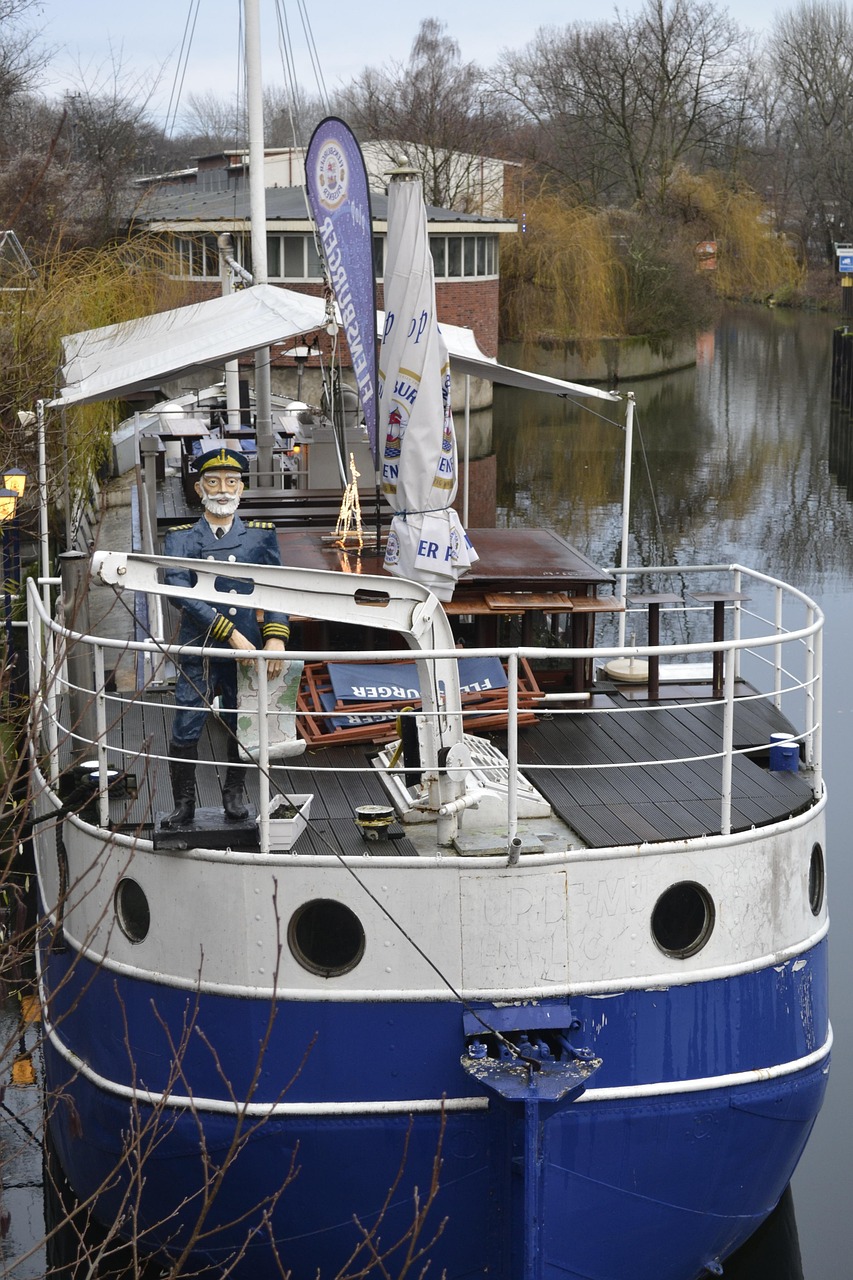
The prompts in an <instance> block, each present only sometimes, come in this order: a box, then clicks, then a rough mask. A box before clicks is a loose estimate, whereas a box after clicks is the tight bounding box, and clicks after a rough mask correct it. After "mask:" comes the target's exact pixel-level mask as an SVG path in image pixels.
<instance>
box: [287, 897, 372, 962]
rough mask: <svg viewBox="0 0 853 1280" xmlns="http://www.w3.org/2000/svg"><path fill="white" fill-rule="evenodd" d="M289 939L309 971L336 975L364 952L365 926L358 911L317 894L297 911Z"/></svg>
mask: <svg viewBox="0 0 853 1280" xmlns="http://www.w3.org/2000/svg"><path fill="white" fill-rule="evenodd" d="M287 943H288V946H289V947H290V950H291V951H292V952H293V955H294V956H295V957H296V959H297V960H298V962H299V963H300V964H301V965H302V968H303V969H307V970H308V972H309V973H319V974H320V975H321V976H322V977H324V978H336V977H338V976H339V975H340V974H342V973H349V971H350V969H354V968H355V966H356V965H357V964H358V963H359V961H360V960H361V957H362V956H363V955H364V929H363V928H362V924H361V921H360V920H359V918H358V916H357V915H356V914H355V912H353V911H350V909H349V907H345V906H344V904H343V903H342V902H335V901H333V899H331V898H316V899H315V900H314V901H313V902H306V903H305V905H304V906H302V907H300V908H299V910H298V911H296V912H294V914H293V916H292V917H291V919H290V924H289V925H288V927H287Z"/></svg>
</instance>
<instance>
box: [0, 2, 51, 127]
mask: <svg viewBox="0 0 853 1280" xmlns="http://www.w3.org/2000/svg"><path fill="white" fill-rule="evenodd" d="M38 8H39V4H38V0H0V123H2V117H3V115H4V114H5V110H6V107H7V105H8V103H9V102H10V101H11V100H12V99H14V98H15V97H16V96H17V95H18V94H20V93H24V92H25V91H26V90H27V89H29V88H31V86H32V85H33V83H34V81H35V79H36V77H37V76H38V73H39V71H40V70H41V68H42V67H43V66H44V64H45V62H46V61H47V58H48V53H47V51H46V50H45V49H44V48H43V47H42V45H41V43H40V39H41V33H40V32H39V31H37V30H36V29H35V28H34V27H32V26H28V25H27V22H26V19H27V18H28V16H29V15H30V14H32V13H33V12H34V11H36V10H37V9H38ZM2 146H3V130H2V129H0V148H2Z"/></svg>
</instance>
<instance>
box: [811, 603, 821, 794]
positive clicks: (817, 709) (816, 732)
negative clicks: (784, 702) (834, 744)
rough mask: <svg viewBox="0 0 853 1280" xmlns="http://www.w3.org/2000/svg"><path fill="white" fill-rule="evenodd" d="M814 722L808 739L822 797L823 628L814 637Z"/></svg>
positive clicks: (815, 792) (817, 784)
mask: <svg viewBox="0 0 853 1280" xmlns="http://www.w3.org/2000/svg"><path fill="white" fill-rule="evenodd" d="M812 688H813V690H814V711H813V715H814V720H813V726H812V727H813V733H812V736H811V738H809V739H808V741H809V742H810V743H812V744H813V753H812V763H813V767H814V794H815V796H818V797H819V796H820V793H821V790H822V789H823V628H822V627H821V628H820V629H819V630H818V631H817V632H816V633H815V637H814V681H813V684H812Z"/></svg>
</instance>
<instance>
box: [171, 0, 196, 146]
mask: <svg viewBox="0 0 853 1280" xmlns="http://www.w3.org/2000/svg"><path fill="white" fill-rule="evenodd" d="M200 4H201V0H190V3H189V9H188V10H187V20H186V23H185V24H184V34H183V37H182V39H181V48H180V52H179V54H178V65H177V66H176V68H175V78H174V80H173V81H172V89H171V93H170V94H169V105H168V106H167V108H166V122H165V125H164V133H165V135H166V137H167V138H169V139H171V137H172V130H173V129H174V127H175V125H176V123H177V119H178V107H179V105H180V101H181V94H182V93H183V88H184V81H185V79H186V74H187V66H188V65H189V57H190V50H191V48H192V42H193V37H194V35H195V28H196V23H197V22H198V9H199V5H200ZM193 5H195V8H193Z"/></svg>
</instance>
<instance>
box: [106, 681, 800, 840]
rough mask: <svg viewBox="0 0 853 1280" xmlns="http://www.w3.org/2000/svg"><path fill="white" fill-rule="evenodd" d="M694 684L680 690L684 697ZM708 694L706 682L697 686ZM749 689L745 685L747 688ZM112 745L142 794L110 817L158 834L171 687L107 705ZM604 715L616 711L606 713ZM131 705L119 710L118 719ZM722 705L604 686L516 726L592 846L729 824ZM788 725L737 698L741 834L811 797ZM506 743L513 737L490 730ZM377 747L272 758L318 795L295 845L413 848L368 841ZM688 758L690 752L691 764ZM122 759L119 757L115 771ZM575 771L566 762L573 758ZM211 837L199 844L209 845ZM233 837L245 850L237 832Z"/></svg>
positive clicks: (254, 797)
mask: <svg viewBox="0 0 853 1280" xmlns="http://www.w3.org/2000/svg"><path fill="white" fill-rule="evenodd" d="M683 692H684V691H683V690H681V693H682V695H683ZM696 692H697V693H698V694H700V695H702V694H705V693H706V692H707V690H706V689H705V688H704V687H702V686H699V687H697V689H696ZM739 692H741V693H743V694H746V693H747V692H748V690H747V689H746V687H745V686H739ZM110 705H111V708H112V714H111V715H110V717H109V720H110V721H111V722H112V725H111V727H110V729H109V732H108V738H109V742H110V746H111V747H112V748H114V749H116V748H117V749H119V750H120V751H121V752H122V753H124V754H123V755H122V756H121V759H122V760H123V762H124V767H125V768H126V770H127V772H128V773H129V774H131V775H133V777H134V778H135V781H136V790H137V794H136V796H135V797H128V796H125V795H123V794H121V793H120V794H119V795H118V796H116V797H111V799H110V818H111V822H112V824H113V825H114V826H115V827H116V828H118V829H120V830H124V831H127V832H138V833H139V834H140V835H143V836H146V837H148V838H150V837H151V836H152V835H153V833H154V831H155V828H156V826H157V823H158V815H162V814H163V813H166V812H168V811H169V810H170V809H171V807H172V802H171V791H170V787H169V778H168V768H167V764H166V762H165V761H164V760H163V759H160V758H158V757H161V756H164V755H165V754H166V753H167V740H168V725H169V723H170V721H171V716H172V714H173V700H172V696H171V693H170V692H169V691H162V692H156V693H152V691H150V690H149V691H147V692H146V694H145V695H144V697H142V696H137V697H132V696H121V697H119V698H118V699H117V700H116V701H113V702H111V703H110ZM604 711H607V712H608V714H596V712H604ZM119 713H120V714H119ZM722 714H723V704H722V703H720V702H713V701H710V700H705V698H700V700H698V701H696V702H695V703H694V704H693V705H691V704H689V703H687V702H686V701H685V700H684V698H683V696H681V697H679V701H678V703H677V704H676V703H674V702H673V703H669V704H668V703H666V702H662V703H660V704H657V705H656V706H655V705H651V704H648V703H643V704H640V705H638V704H637V703H636V702H632V701H631V700H630V698H629V697H626V696H625V694H624V693H621V692H619V691H618V690H616V689H613V690H609V691H606V692H604V691H602V692H599V693H597V694H595V695H594V697H593V700H592V704H591V710H584V711H580V710H577V709H570V708H567V709H563V710H561V709H559V708H555V709H553V710H552V709H549V710H548V711H547V712H543V713H541V714H539V715H537V719H536V722H535V723H534V724H530V725H527V726H525V727H523V728H521V729H520V731H519V760H520V766H521V769H522V772H523V773H524V774H525V776H526V777H527V778H528V779H529V780H530V781H531V782H532V783H533V784H534V786H535V787H537V788H538V790H539V791H540V792H541V793H542V794H543V795H544V796H545V797H546V799H547V800H548V801H549V803H550V804H551V806H552V808H553V810H554V812H555V813H556V814H557V815H558V816H559V817H560V818H561V819H562V820H563V821H564V822H565V823H567V824H568V825H569V826H570V827H571V828H572V830H573V831H574V832H575V833H576V834H577V836H578V837H579V840H580V842H582V843H583V844H586V845H588V846H590V847H609V846H614V845H629V844H637V843H643V842H655V841H663V840H677V839H684V838H691V837H697V836H701V835H704V834H714V833H718V832H719V831H720V825H721V822H720V814H721V788H722V762H721V760H720V759H719V758H716V759H714V758H710V759H697V758H696V757H701V756H703V755H704V756H713V755H714V754H715V753H717V752H719V750H720V744H721V741H722ZM790 728H791V726H790V725H789V724H788V722H787V721H786V720H785V719H784V717H782V716H781V715H780V713H779V712H777V711H776V710H775V709H774V708H773V707H772V705H770V704H768V703H766V702H760V703H756V702H753V701H751V700H750V699H749V698H748V697H739V698H738V699H737V700H736V703H735V733H734V740H735V746H736V748H739V749H741V750H742V751H744V752H746V751H748V754H736V755H735V757H734V764H733V773H732V813H731V822H732V828H733V829H734V830H740V829H748V828H751V827H753V826H761V825H765V824H768V823H772V822H774V821H777V820H781V819H784V818H786V817H788V816H789V815H791V814H793V813H796V812H798V811H800V810H802V809H804V808H806V807H807V806H808V805H809V804H810V803H811V800H812V791H811V786H810V783H809V780H808V778H807V777H806V775H804V774H803V773H793V772H771V771H770V770H769V769H768V767H767V764H768V753H767V743H768V742H769V740H770V734H771V733H773V732H777V731H785V730H788V731H789V730H790ZM490 736H491V738H492V740H493V741H495V743H496V745H498V746H499V747H501V748H503V747H504V746H505V741H502V735H500V734H492V735H490ZM377 750H378V748H377V747H376V746H375V745H373V744H353V745H348V746H343V745H333V746H329V747H324V748H323V749H321V750H313V749H310V748H309V749H308V750H306V752H305V754H304V755H302V756H298V757H296V758H295V759H294V760H293V761H292V762H291V764H290V766H289V767H284V766H283V765H279V764H276V765H274V766H273V767H272V774H273V783H274V788H275V789H278V788H280V789H281V790H282V791H284V792H286V793H309V792H310V793H312V794H313V800H312V807H311V814H310V821H309V825H308V829H307V831H306V832H305V833H303V834H302V835H301V836H300V837H299V840H298V841H297V842H296V844H295V846H294V849H293V852H294V853H297V854H298V853H306V854H311V853H313V854H330V853H331V854H351V855H360V854H365V853H386V854H387V853H396V854H400V855H403V854H414V853H415V852H416V850H415V847H414V845H413V844H412V843H411V842H410V841H409V840H408V839H407V838H406V837H405V836H402V837H401V838H400V839H398V840H395V841H393V842H388V841H382V842H381V843H380V844H368V843H365V841H364V840H363V839H362V836H361V833H360V830H359V829H358V827H357V826H356V824H355V821H354V811H355V808H356V806H358V805H364V804H385V805H387V804H388V796H387V794H386V792H385V790H384V788H383V786H382V783H381V781H380V779H379V777H378V775H377V773H376V771H375V770H374V769H372V768H371V766H370V758H371V756H373V755H375V754H376V752H377ZM226 755H227V751H226V735H225V730H224V728H223V727H222V726H221V725H219V724H214V725H213V726H212V727H211V730H210V731H209V732H207V733H205V734H204V735H203V736H202V739H201V742H200V766H199V768H198V770H197V788H198V804H199V806H200V807H210V808H211V809H217V808H218V807H219V806H220V803H221V801H220V793H219V781H220V778H219V772H220V771H219V770H218V769H217V767H216V766H215V765H214V764H213V761H214V760H220V761H222V760H224V759H225V758H226ZM688 757H692V758H690V759H688ZM116 763H118V757H117V756H116V757H115V758H114V757H113V755H112V753H111V758H110V766H111V767H114V765H115V764H116ZM566 766H569V767H566ZM247 785H248V793H249V800H250V803H252V804H253V805H255V806H257V803H258V794H257V790H258V781H257V772H256V770H254V769H253V768H249V769H248V770H247ZM200 843H202V842H201V841H200ZM232 846H233V847H235V848H238V847H240V836H239V827H235V828H233V841H232Z"/></svg>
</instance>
